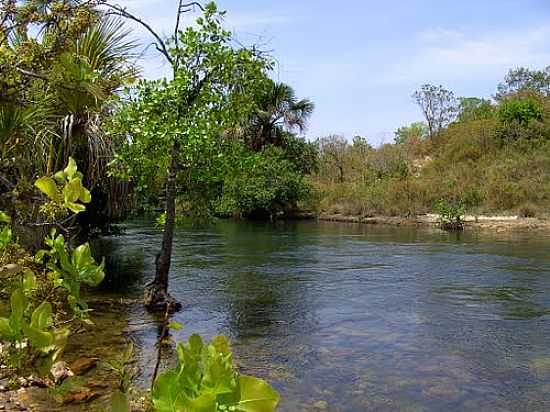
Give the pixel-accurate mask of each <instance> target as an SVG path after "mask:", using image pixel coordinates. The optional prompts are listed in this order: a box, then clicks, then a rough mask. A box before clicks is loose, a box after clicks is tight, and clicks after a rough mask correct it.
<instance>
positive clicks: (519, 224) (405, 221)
mask: <svg viewBox="0 0 550 412" xmlns="http://www.w3.org/2000/svg"><path fill="white" fill-rule="evenodd" d="M438 218H439V216H438V215H436V214H427V215H419V216H415V217H409V218H407V217H400V216H348V215H342V214H325V213H321V214H319V216H318V219H319V220H321V221H328V222H344V223H361V224H370V225H394V226H424V227H435V226H437V225H438V223H437V222H438ZM465 222H466V223H465V227H466V228H470V229H483V230H495V231H497V232H503V231H511V230H548V231H550V221H549V220H547V219H540V218H523V217H519V216H466V217H465Z"/></svg>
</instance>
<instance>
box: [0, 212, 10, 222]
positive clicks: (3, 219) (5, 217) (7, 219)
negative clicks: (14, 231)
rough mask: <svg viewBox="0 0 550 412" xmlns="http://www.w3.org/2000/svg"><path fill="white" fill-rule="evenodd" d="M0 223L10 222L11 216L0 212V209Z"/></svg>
mask: <svg viewBox="0 0 550 412" xmlns="http://www.w3.org/2000/svg"><path fill="white" fill-rule="evenodd" d="M0 223H7V224H10V223H11V218H10V217H9V216H8V214H7V213H6V212H2V211H1V210H0Z"/></svg>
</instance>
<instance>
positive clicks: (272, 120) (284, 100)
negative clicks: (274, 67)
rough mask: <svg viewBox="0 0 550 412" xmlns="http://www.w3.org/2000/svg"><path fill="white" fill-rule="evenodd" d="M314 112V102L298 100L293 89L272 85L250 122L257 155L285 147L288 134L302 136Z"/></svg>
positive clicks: (248, 133)
mask: <svg viewBox="0 0 550 412" xmlns="http://www.w3.org/2000/svg"><path fill="white" fill-rule="evenodd" d="M313 109H314V104H313V103H312V102H311V101H310V100H308V99H301V100H298V98H297V97H296V95H295V93H294V89H292V87H291V86H289V85H287V84H284V83H276V82H274V81H269V85H268V87H266V89H265V91H264V92H263V93H262V95H261V96H260V98H259V99H258V107H257V109H256V111H255V112H254V113H253V114H252V116H251V118H250V123H249V126H248V128H247V131H246V141H247V144H248V145H249V147H250V148H251V149H253V150H256V151H258V150H261V149H262V148H263V147H264V146H266V145H268V144H272V145H276V146H281V145H282V144H283V137H284V134H285V132H295V131H298V132H300V133H302V132H303V131H304V130H305V129H306V126H307V121H308V120H309V118H310V116H311V114H312V113H313Z"/></svg>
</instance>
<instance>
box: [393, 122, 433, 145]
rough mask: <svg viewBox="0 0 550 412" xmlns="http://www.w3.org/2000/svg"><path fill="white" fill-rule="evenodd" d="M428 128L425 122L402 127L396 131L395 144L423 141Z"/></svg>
mask: <svg viewBox="0 0 550 412" xmlns="http://www.w3.org/2000/svg"><path fill="white" fill-rule="evenodd" d="M427 133H428V128H427V126H426V123H424V122H414V123H411V124H410V125H409V126H403V127H400V128H399V129H397V130H396V131H395V139H394V142H395V144H403V143H409V142H414V141H419V140H422V139H423V138H424V137H426V135H427Z"/></svg>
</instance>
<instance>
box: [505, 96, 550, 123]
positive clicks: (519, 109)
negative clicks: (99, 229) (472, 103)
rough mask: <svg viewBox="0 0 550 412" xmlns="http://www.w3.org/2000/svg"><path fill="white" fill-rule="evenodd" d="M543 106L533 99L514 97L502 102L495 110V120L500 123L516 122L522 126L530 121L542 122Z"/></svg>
mask: <svg viewBox="0 0 550 412" xmlns="http://www.w3.org/2000/svg"><path fill="white" fill-rule="evenodd" d="M543 114H544V108H543V104H542V103H541V102H540V100H538V99H536V98H535V97H531V96H529V97H523V98H520V97H516V98H512V99H509V100H505V101H503V102H502V103H501V104H500V105H499V107H498V109H497V118H498V120H499V121H500V122H501V123H504V124H510V123H514V122H517V123H519V124H521V125H523V126H526V125H528V124H529V123H530V122H531V121H533V120H537V121H542V119H543Z"/></svg>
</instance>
